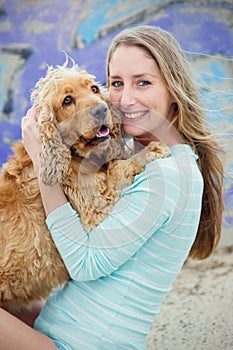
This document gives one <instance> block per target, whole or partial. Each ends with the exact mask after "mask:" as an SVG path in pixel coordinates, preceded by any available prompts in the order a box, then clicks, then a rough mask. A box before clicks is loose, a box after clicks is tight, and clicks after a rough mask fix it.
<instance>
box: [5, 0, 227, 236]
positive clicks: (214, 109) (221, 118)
mask: <svg viewBox="0 0 233 350" xmlns="http://www.w3.org/2000/svg"><path fill="white" fill-rule="evenodd" d="M135 24H150V25H159V26H161V27H162V28H164V29H166V30H169V31H170V32H172V33H173V34H174V35H175V37H176V38H177V39H178V41H179V42H180V43H181V45H182V47H183V49H184V50H185V51H186V53H187V55H188V58H189V60H190V61H191V63H192V68H193V72H194V75H195V77H196V80H197V82H198V84H199V86H200V91H201V94H202V98H203V101H204V102H205V103H206V109H207V110H208V112H207V114H206V115H207V119H208V121H209V122H210V125H211V127H212V128H213V130H214V132H215V133H216V136H217V137H218V138H219V140H220V142H221V143H222V145H223V146H224V148H225V149H226V151H227V160H226V167H227V170H228V171H229V173H230V174H232V173H233V159H232V156H231V150H232V149H233V147H232V146H233V141H232V140H233V138H232V137H233V103H232V100H233V1H232V0H225V1H220V0H199V1H196V2H192V1H189V0H186V1H185V0H184V1H180V0H174V1H171V0H170V1H169V0H109V1H105V0H67V1H62V0H51V1H47V0H5V1H4V0H2V1H0V167H1V165H2V164H3V163H4V162H5V161H6V159H7V157H8V156H9V154H10V153H11V144H12V142H13V141H14V140H15V139H18V138H20V119H21V117H22V116H23V115H24V114H25V111H26V110H27V108H28V107H29V106H30V91H31V90H32V88H33V87H34V85H35V83H36V81H37V80H38V79H39V78H40V77H41V76H43V75H44V74H45V71H46V70H45V68H46V65H57V64H63V63H64V61H65V54H64V52H66V53H67V54H68V55H70V56H71V57H72V58H73V59H74V60H75V61H76V62H77V63H78V64H79V65H81V66H83V67H85V68H86V69H87V70H88V71H89V72H90V73H91V74H94V75H95V76H96V77H97V80H98V81H100V82H101V83H105V57H106V51H107V48H108V45H109V42H110V40H111V38H112V37H113V36H114V35H115V34H116V32H118V31H119V30H121V29H122V28H124V27H127V26H131V25H135ZM225 203H226V207H227V211H226V215H225V220H224V223H223V228H224V230H225V231H232V230H233V229H232V225H233V218H232V207H233V185H232V183H230V182H227V183H226V190H225Z"/></svg>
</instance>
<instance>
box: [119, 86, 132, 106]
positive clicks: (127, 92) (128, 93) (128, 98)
mask: <svg viewBox="0 0 233 350" xmlns="http://www.w3.org/2000/svg"><path fill="white" fill-rule="evenodd" d="M120 103H121V105H122V106H123V107H124V106H129V105H132V104H135V96H134V93H133V89H132V88H130V87H124V89H123V90H122V95H121V100H120Z"/></svg>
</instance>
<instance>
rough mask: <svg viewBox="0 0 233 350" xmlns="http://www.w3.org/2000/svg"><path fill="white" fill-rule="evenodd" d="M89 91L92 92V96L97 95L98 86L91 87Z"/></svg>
mask: <svg viewBox="0 0 233 350" xmlns="http://www.w3.org/2000/svg"><path fill="white" fill-rule="evenodd" d="M91 90H92V92H94V94H97V93H98V92H99V91H100V89H99V86H97V85H92V86H91Z"/></svg>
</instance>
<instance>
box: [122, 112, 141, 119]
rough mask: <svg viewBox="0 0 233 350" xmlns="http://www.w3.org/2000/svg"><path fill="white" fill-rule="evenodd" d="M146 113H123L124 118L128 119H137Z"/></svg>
mask: <svg viewBox="0 0 233 350" xmlns="http://www.w3.org/2000/svg"><path fill="white" fill-rule="evenodd" d="M146 113H147V112H146V111H143V112H135V113H124V115H125V117H126V118H128V119H137V118H140V117H142V116H144V115H145V114H146Z"/></svg>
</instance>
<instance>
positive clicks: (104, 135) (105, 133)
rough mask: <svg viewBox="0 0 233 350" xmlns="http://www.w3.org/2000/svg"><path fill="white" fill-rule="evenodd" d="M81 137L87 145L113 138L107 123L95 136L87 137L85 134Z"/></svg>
mask: <svg viewBox="0 0 233 350" xmlns="http://www.w3.org/2000/svg"><path fill="white" fill-rule="evenodd" d="M80 138H81V139H82V140H83V141H84V142H85V143H86V145H88V146H89V145H93V146H94V145H97V144H99V143H101V142H104V141H106V140H108V139H110V138H111V136H110V130H109V128H108V127H107V126H106V125H102V126H101V127H100V128H99V130H98V131H97V132H96V135H95V137H93V138H92V139H87V138H85V137H84V136H80Z"/></svg>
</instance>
